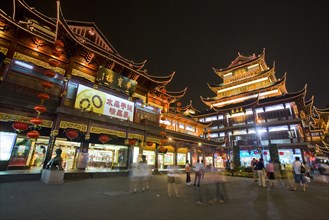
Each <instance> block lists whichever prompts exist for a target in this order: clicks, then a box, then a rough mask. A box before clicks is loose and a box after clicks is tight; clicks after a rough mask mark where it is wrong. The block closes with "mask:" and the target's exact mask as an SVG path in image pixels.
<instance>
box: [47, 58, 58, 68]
mask: <svg viewBox="0 0 329 220" xmlns="http://www.w3.org/2000/svg"><path fill="white" fill-rule="evenodd" d="M48 63H49V65H50V66H52V67H58V66H59V62H58V61H57V60H55V59H49V60H48Z"/></svg>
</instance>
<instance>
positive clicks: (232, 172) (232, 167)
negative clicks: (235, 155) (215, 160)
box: [230, 160, 234, 176]
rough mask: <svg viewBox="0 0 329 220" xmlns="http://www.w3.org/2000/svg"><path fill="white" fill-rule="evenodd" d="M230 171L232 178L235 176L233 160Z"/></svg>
mask: <svg viewBox="0 0 329 220" xmlns="http://www.w3.org/2000/svg"><path fill="white" fill-rule="evenodd" d="M230 171H231V174H232V176H234V162H233V161H232V160H231V161H230Z"/></svg>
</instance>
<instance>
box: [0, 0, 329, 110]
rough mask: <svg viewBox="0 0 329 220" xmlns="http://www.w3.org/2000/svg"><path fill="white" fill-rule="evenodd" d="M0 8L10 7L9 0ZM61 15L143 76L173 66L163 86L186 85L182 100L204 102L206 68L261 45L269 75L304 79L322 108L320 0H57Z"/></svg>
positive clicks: (45, 3) (291, 84)
mask: <svg viewBox="0 0 329 220" xmlns="http://www.w3.org/2000/svg"><path fill="white" fill-rule="evenodd" d="M5 2H7V3H6V4H5V5H4V7H3V6H1V8H2V9H3V10H5V11H7V12H9V11H8V9H9V10H10V15H11V4H12V1H11V0H5ZM26 2H27V3H28V4H29V5H31V6H34V7H35V8H36V9H37V10H39V11H40V12H42V13H44V14H46V15H48V16H50V17H55V16H56V2H55V1H54V0H26ZM1 5H3V4H1ZM61 7H62V10H63V14H64V17H65V18H66V19H69V20H80V21H93V20H95V22H96V25H97V26H98V28H99V29H100V30H101V31H102V33H103V34H104V35H105V36H106V37H107V39H108V40H109V42H110V43H111V44H112V46H113V47H114V48H115V49H116V50H117V51H118V52H119V53H120V55H121V56H123V57H125V58H127V59H129V60H133V61H134V62H142V61H144V60H147V63H146V65H145V69H147V71H148V74H150V75H169V74H170V73H172V72H173V71H175V72H176V74H175V76H174V78H173V81H172V82H171V83H170V84H169V85H168V86H167V90H169V91H180V90H183V89H184V88H185V87H188V89H187V93H186V95H185V96H184V97H183V99H182V100H181V101H182V104H183V105H186V104H188V103H189V101H190V100H192V101H193V106H194V107H196V108H197V109H199V110H204V109H206V108H207V106H206V105H205V104H203V103H202V101H201V99H200V96H202V97H214V96H215V93H214V92H212V91H211V90H210V88H209V87H208V86H207V83H209V84H218V83H221V82H222V81H221V78H220V77H219V76H217V75H216V74H215V73H214V71H213V69H212V68H213V67H214V68H218V69H219V68H226V67H227V66H228V65H229V64H230V63H231V61H233V60H234V59H235V58H236V57H237V55H238V52H240V53H241V54H242V55H252V54H253V53H255V54H256V55H258V54H260V53H261V52H262V50H263V48H265V50H266V57H265V60H266V62H267V65H268V66H269V67H272V66H273V62H275V65H276V76H277V78H281V77H282V76H283V75H284V73H285V72H287V84H286V85H287V90H288V92H297V91H300V90H301V89H303V87H304V85H305V84H307V85H308V87H307V96H306V100H309V99H310V98H311V96H312V95H313V96H314V100H315V101H314V102H315V105H316V107H318V108H326V107H329V88H328V85H329V78H328V75H329V74H328V66H329V65H328V60H329V57H328V53H329V48H328V41H329V37H328V30H329V24H328V20H329V19H328V11H329V5H328V1H327V0H303V1H295V0H285V1H260V0H259V1H255V0H253V1H251V0H249V1H248V0H241V1H234V0H218V1H215V0H212V1H209V0H199V1H193V0H189V1H187V0H186V1H184V0H172V1H168V0H167V1H161V0H158V1H156V0H149V1H139V0H132V1H125V0H120V1H112V0H107V1H100V0H93V1H90V0H89V1H86V0H80V1H73V0H62V1H61Z"/></svg>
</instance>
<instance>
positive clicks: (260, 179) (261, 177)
mask: <svg viewBox="0 0 329 220" xmlns="http://www.w3.org/2000/svg"><path fill="white" fill-rule="evenodd" d="M256 170H257V174H258V185H259V186H262V187H266V182H265V181H266V179H265V178H266V177H265V169H264V160H263V158H259V161H258V163H257V164H256Z"/></svg>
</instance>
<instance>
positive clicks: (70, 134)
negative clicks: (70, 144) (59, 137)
mask: <svg viewBox="0 0 329 220" xmlns="http://www.w3.org/2000/svg"><path fill="white" fill-rule="evenodd" d="M65 133H66V137H68V138H69V139H70V140H71V141H72V140H73V139H76V138H77V137H78V136H79V132H78V131H77V130H75V129H68V130H66V131H65Z"/></svg>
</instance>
